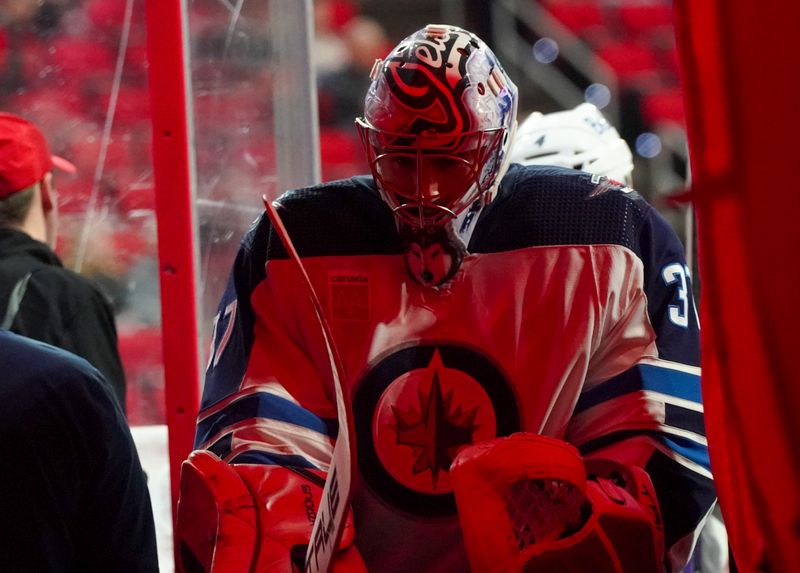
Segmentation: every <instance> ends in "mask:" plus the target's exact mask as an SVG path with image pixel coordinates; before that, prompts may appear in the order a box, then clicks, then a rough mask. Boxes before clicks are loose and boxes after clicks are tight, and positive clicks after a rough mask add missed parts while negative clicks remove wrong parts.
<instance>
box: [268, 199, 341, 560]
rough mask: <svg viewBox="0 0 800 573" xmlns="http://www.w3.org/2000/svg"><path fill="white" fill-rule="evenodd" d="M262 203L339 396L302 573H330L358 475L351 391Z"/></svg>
mask: <svg viewBox="0 0 800 573" xmlns="http://www.w3.org/2000/svg"><path fill="white" fill-rule="evenodd" d="M263 199H264V206H265V207H266V209H267V215H268V216H269V219H270V221H271V222H272V226H273V228H274V229H275V232H276V233H277V234H278V237H279V238H280V240H281V243H283V246H284V248H285V249H286V252H287V253H288V254H289V258H290V259H291V260H292V261H293V262H294V264H295V266H296V268H297V270H298V271H299V272H300V275H301V276H302V279H303V282H304V283H305V286H306V289H307V290H308V296H309V298H310V299H311V304H312V306H313V307H314V312H315V313H316V315H317V319H318V320H319V325H320V328H321V329H322V337H323V339H324V340H325V347H326V350H327V352H328V358H329V360H330V369H331V377H332V378H333V389H334V392H335V395H336V413H337V416H338V418H339V433H338V435H337V437H336V444H335V445H334V447H333V455H332V456H331V465H330V468H329V469H328V478H327V479H326V480H325V487H324V488H323V490H322V497H321V498H320V505H319V508H318V509H317V515H316V517H315V519H314V528H313V529H312V531H311V539H310V541H309V544H308V549H307V551H306V558H305V566H304V569H303V571H304V572H305V573H318V572H320V573H329V572H330V571H331V569H332V566H333V560H334V556H335V555H336V550H337V548H338V547H339V542H340V541H341V539H342V533H343V532H344V526H345V523H346V519H347V512H348V511H349V510H350V500H351V498H352V494H353V491H352V483H353V473H354V471H355V460H356V452H355V447H356V445H355V430H354V428H353V415H352V406H351V401H350V391H349V389H348V388H347V387H346V386H345V384H344V369H343V368H342V363H341V359H340V357H339V353H338V351H337V350H336V346H335V344H334V342H333V335H332V332H331V328H330V325H329V324H328V321H327V320H326V319H325V314H324V312H323V310H322V304H321V303H320V301H319V297H318V296H317V293H316V292H315V291H314V286H313V285H312V284H311V279H310V278H309V276H308V273H307V272H306V269H305V267H304V266H303V263H302V261H301V260H300V256H299V255H298V254H297V250H296V249H295V248H294V244H293V243H292V240H291V239H290V238H289V234H288V233H287V232H286V227H284V226H283V221H281V218H280V216H279V215H278V212H277V211H276V209H275V207H274V206H273V205H272V203H271V202H270V201H269V199H267V198H266V197H264V198H263Z"/></svg>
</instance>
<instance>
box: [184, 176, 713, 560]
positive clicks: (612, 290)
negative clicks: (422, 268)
mask: <svg viewBox="0 0 800 573" xmlns="http://www.w3.org/2000/svg"><path fill="white" fill-rule="evenodd" d="M279 205H280V206H279V213H280V214H281V217H282V219H283V221H284V224H285V225H286V227H287V230H288V232H289V234H290V236H291V237H292V240H293V242H294V244H295V246H296V248H297V250H298V252H299V254H300V256H301V257H302V258H303V262H304V265H305V266H306V269H307V271H308V273H309V275H310V277H311V280H312V283H313V284H314V286H315V289H316V291H317V293H318V295H319V297H320V300H321V301H322V304H323V307H324V310H325V313H326V316H327V319H328V321H329V322H330V325H331V327H332V331H333V337H334V340H335V343H336V344H337V346H338V350H339V353H340V356H341V358H342V362H343V364H344V369H345V374H346V383H347V384H348V385H349V387H350V391H351V394H352V399H353V412H354V417H355V426H356V441H357V446H358V467H359V474H360V475H359V476H358V479H357V481H356V484H357V485H356V491H355V495H354V502H353V515H354V519H355V526H356V545H357V547H358V549H359V551H360V552H361V554H362V556H363V557H364V560H365V562H366V564H367V566H368V569H369V571H371V572H381V573H382V572H407V571H414V570H417V571H426V572H444V571H467V570H469V565H468V562H467V557H466V553H465V551H464V547H463V543H462V539H461V533H460V529H459V525H458V516H457V514H456V506H455V502H454V497H453V494H452V490H451V486H450V482H449V477H448V470H449V467H450V463H451V462H452V460H453V458H454V456H455V455H456V453H457V452H458V451H459V449H460V448H462V447H463V446H465V445H467V444H471V443H476V442H480V441H483V440H488V439H491V438H494V437H497V436H505V435H509V434H512V433H514V432H517V431H525V432H533V433H539V434H544V435H547V436H552V437H555V438H559V439H562V440H566V441H568V442H570V443H572V444H574V445H575V446H576V447H578V448H579V450H580V451H581V453H582V454H583V455H584V456H587V457H589V456H598V457H605V458H612V459H615V460H618V461H621V462H623V463H626V464H629V465H638V466H640V467H643V468H644V469H645V470H646V471H647V472H648V473H649V475H650V476H651V478H652V480H653V484H654V487H655V489H656V492H657V495H658V497H659V501H660V505H661V511H662V514H663V519H664V525H665V542H666V547H667V550H668V555H667V559H668V562H669V568H670V569H671V570H672V571H679V570H680V569H681V568H682V566H683V564H685V562H686V560H687V559H688V556H689V553H690V551H691V549H692V546H693V543H694V538H695V532H696V530H697V528H698V527H699V525H700V524H701V523H702V521H703V519H704V517H705V515H706V513H707V512H708V510H709V508H710V507H711V505H712V504H713V502H714V500H715V493H714V490H713V484H712V479H711V473H710V468H709V459H708V452H707V443H706V438H705V432H704V426H703V406H702V400H701V392H700V378H699V373H700V372H699V346H698V344H699V325H698V322H697V316H696V313H695V308H694V303H693V298H692V289H691V277H690V274H689V270H688V268H687V267H686V264H685V260H684V256H683V248H682V246H681V244H680V242H679V241H678V239H677V237H676V236H675V234H674V232H673V231H672V229H671V228H670V227H669V225H668V224H667V223H666V221H664V219H663V218H662V217H661V216H660V215H659V214H658V213H657V212H656V211H655V210H654V209H653V208H652V207H651V206H650V205H648V204H647V203H646V202H645V201H644V200H643V199H642V198H641V197H640V196H639V195H638V194H636V193H635V192H634V191H632V190H631V189H629V188H626V187H622V186H621V185H618V184H615V183H613V182H611V181H609V180H607V179H598V178H596V177H594V178H593V177H592V176H591V175H589V174H585V173H581V172H577V171H573V170H568V169H561V168H555V167H541V166H536V167H521V166H517V165H513V166H512V167H511V169H510V170H509V171H508V173H507V174H506V176H505V177H504V179H503V182H502V185H501V186H500V189H499V191H498V194H497V196H496V198H495V199H494V201H493V202H492V203H490V204H489V205H488V206H487V207H485V208H484V209H483V210H482V211H481V213H480V216H479V218H478V220H477V222H476V223H475V227H474V231H473V233H472V235H471V237H470V242H469V246H468V251H469V254H468V255H467V256H466V258H465V259H464V262H463V264H462V266H461V268H460V269H459V271H458V273H457V274H456V276H455V277H454V278H453V279H452V280H451V281H450V282H449V283H447V284H446V285H445V286H444V287H440V288H438V289H432V288H427V287H422V286H420V285H418V284H417V283H415V282H414V281H413V280H412V279H411V278H410V277H409V275H408V273H407V272H406V269H405V266H404V254H403V250H402V245H401V241H400V238H399V236H398V233H397V231H396V226H395V222H394V219H393V216H392V213H391V211H390V210H389V208H388V207H387V206H386V205H385V204H384V202H383V201H382V200H381V198H380V196H379V194H378V192H377V190H376V188H375V186H374V183H373V181H372V179H371V178H369V177H355V178H352V179H348V180H342V181H337V182H332V183H327V184H322V185H318V186H315V187H310V188H306V189H301V190H295V191H291V192H288V193H286V194H284V195H283V196H282V197H281V198H280V199H279ZM300 280H301V279H300V277H299V275H298V274H297V273H296V269H294V267H293V266H292V265H291V261H290V260H289V258H288V255H287V253H286V251H285V249H284V248H283V246H282V244H281V242H280V239H279V238H278V237H277V235H276V234H275V233H274V232H273V231H272V229H271V226H270V223H269V220H268V218H267V217H266V216H263V217H261V218H260V219H259V220H257V221H256V223H255V224H254V226H253V227H252V228H251V230H250V231H249V232H248V234H247V236H246V237H245V239H244V241H243V243H242V245H241V248H240V251H239V253H238V256H237V258H236V261H235V264H234V268H233V272H232V275H231V278H230V281H229V284H228V287H227V290H226V292H225V294H224V297H223V300H222V301H221V303H220V307H219V314H218V315H217V317H216V319H215V323H214V340H213V344H212V347H211V354H210V358H209V364H208V370H207V374H206V381H205V386H204V391H203V402H202V409H201V412H200V415H199V418H198V425H197V434H196V447H197V448H205V449H209V450H211V451H213V452H214V453H216V454H217V455H219V456H220V457H221V458H222V459H223V460H226V461H227V462H229V463H234V464H235V463H242V464H244V463H246V464H279V465H283V466H295V467H300V468H317V469H320V470H326V469H327V467H328V464H329V461H330V456H331V452H332V449H333V443H334V442H335V439H336V433H337V422H336V405H335V402H334V400H335V399H334V397H333V390H332V388H330V387H328V380H329V374H328V372H327V370H326V369H327V368H328V364H329V362H328V358H327V354H326V350H325V344H324V342H323V339H322V337H321V334H320V328H319V324H318V323H317V321H316V318H315V315H314V311H313V308H312V307H311V304H310V302H309V300H308V296H307V293H306V290H305V289H304V287H303V286H302V283H301V282H300ZM487 527H491V524H489V523H487Z"/></svg>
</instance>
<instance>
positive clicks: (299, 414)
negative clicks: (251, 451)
mask: <svg viewBox="0 0 800 573" xmlns="http://www.w3.org/2000/svg"><path fill="white" fill-rule="evenodd" d="M251 418H267V419H271V420H276V421H279V422H288V423H290V424H295V425H297V426H302V427H304V428H308V429H309V430H314V431H315V432H319V433H321V434H325V435H327V436H330V437H332V438H335V437H336V433H337V429H338V424H337V423H336V420H328V419H325V418H320V417H319V416H316V415H314V414H312V413H311V412H309V411H308V410H306V409H305V408H302V407H301V406H298V405H297V404H295V403H294V402H291V401H289V400H286V399H285V398H281V397H280V396H276V395H274V394H269V393H266V392H259V393H256V394H251V395H249V396H245V397H244V398H241V399H239V400H236V401H234V402H232V403H231V404H229V405H228V406H226V407H225V408H223V409H222V410H220V411H219V412H217V413H216V414H213V415H212V416H209V417H208V418H206V419H205V420H203V421H202V422H199V423H198V424H197V438H196V441H197V443H198V444H202V443H205V442H206V440H208V439H209V438H211V437H212V436H214V435H215V434H217V433H218V432H220V431H221V430H223V429H224V428H226V427H228V426H231V425H233V424H237V423H239V422H244V421H246V420H249V419H251Z"/></svg>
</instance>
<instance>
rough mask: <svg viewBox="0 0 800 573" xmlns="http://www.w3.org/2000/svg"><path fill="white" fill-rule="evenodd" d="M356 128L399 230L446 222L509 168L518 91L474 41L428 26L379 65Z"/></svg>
mask: <svg viewBox="0 0 800 573" xmlns="http://www.w3.org/2000/svg"><path fill="white" fill-rule="evenodd" d="M371 79H372V83H371V85H370V87H369V90H368V92H367V95H366V99H365V105H364V116H363V117H361V118H358V119H357V120H356V125H357V128H358V131H359V134H360V135H361V139H362V141H363V143H364V147H365V149H366V152H367V157H368V160H369V165H370V168H371V170H372V174H373V176H374V178H375V181H376V183H377V185H378V188H379V189H380V191H381V194H382V195H383V199H384V200H385V201H386V202H387V204H388V205H389V206H390V207H391V208H392V210H393V211H394V213H395V215H396V216H397V217H398V218H399V220H400V221H401V222H404V223H407V224H410V225H412V226H413V227H415V228H419V229H421V228H429V227H435V226H440V225H442V224H444V223H446V222H448V221H451V220H453V219H454V218H455V216H456V215H458V214H459V213H460V212H461V211H463V210H464V209H466V208H467V207H468V206H469V205H470V204H471V203H472V202H473V201H475V200H476V199H479V198H481V197H485V198H487V199H488V198H490V197H491V194H492V193H493V192H494V190H495V184H496V183H497V184H499V181H500V179H501V177H502V175H503V173H504V172H505V169H506V167H507V165H508V161H507V159H508V157H507V150H508V146H509V142H510V141H511V138H512V136H513V132H514V129H515V127H516V112H517V88H516V86H515V85H514V83H513V82H512V81H511V80H510V79H509V77H508V76H507V75H506V73H505V71H503V68H502V67H501V66H500V64H499V62H498V61H497V59H496V57H495V55H494V54H493V53H492V51H491V50H490V49H489V47H488V46H487V45H486V44H485V43H484V42H483V41H482V40H480V38H478V37H477V36H475V35H474V34H472V33H470V32H467V31H466V30H463V29H461V28H457V27H455V26H448V25H433V24H430V25H428V26H426V27H425V28H424V29H422V30H419V31H417V32H415V33H414V34H412V35H411V36H409V37H408V38H406V39H405V40H403V41H402V42H400V44H398V45H397V47H395V48H394V50H393V51H392V52H391V53H390V54H389V55H388V56H387V57H386V59H384V60H383V61H380V60H378V61H376V62H375V66H374V67H373V70H372V74H371Z"/></svg>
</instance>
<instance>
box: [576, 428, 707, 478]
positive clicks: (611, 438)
mask: <svg viewBox="0 0 800 573" xmlns="http://www.w3.org/2000/svg"><path fill="white" fill-rule="evenodd" d="M638 436H648V437H650V438H653V439H654V440H656V441H658V442H661V443H662V444H664V445H666V446H668V447H669V448H670V449H671V450H673V451H674V452H676V453H678V454H680V455H682V456H683V457H685V458H686V459H688V460H691V461H692V462H694V463H696V464H698V465H700V466H702V467H704V468H705V469H707V470H708V471H711V461H710V460H709V457H708V448H707V447H706V446H704V445H703V444H700V443H698V442H695V441H693V440H690V439H688V438H682V437H679V436H673V435H667V434H664V433H663V432H658V431H656V430H620V431H618V432H612V433H610V434H606V435H605V436H601V437H599V438H596V439H594V440H589V441H588V442H585V443H583V444H581V445H580V447H579V448H578V449H579V450H580V452H581V454H583V455H586V454H589V453H591V452H593V451H595V450H598V449H600V448H603V447H606V446H610V445H612V444H616V443H619V442H622V441H625V440H628V439H631V438H635V437H638Z"/></svg>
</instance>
